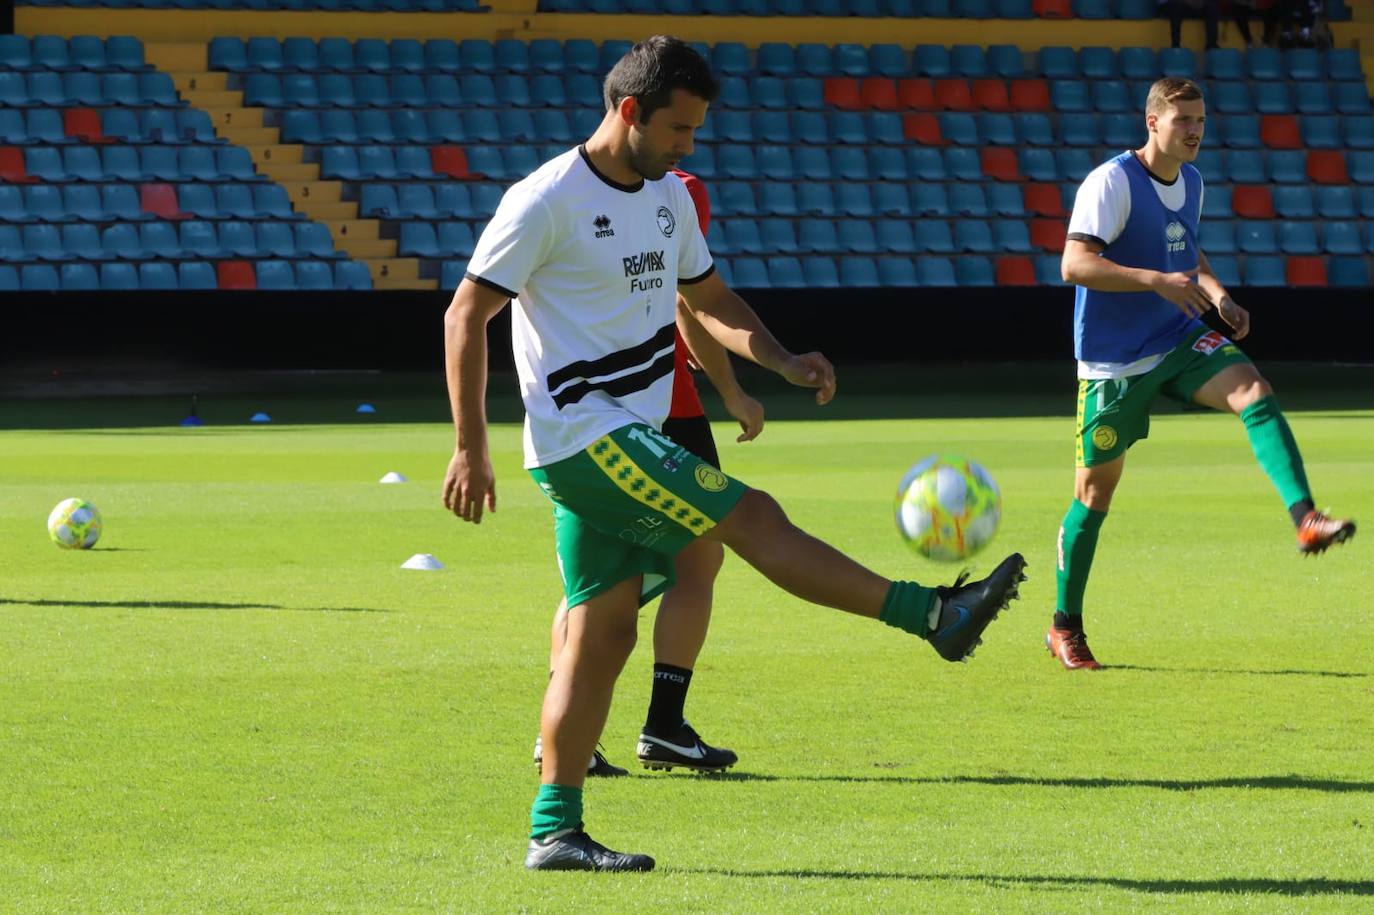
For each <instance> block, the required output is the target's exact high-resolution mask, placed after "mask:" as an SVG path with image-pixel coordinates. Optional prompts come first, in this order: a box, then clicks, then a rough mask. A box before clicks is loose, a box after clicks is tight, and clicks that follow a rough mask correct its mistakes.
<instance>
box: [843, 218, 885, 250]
mask: <svg viewBox="0 0 1374 915" xmlns="http://www.w3.org/2000/svg"><path fill="white" fill-rule="evenodd" d="M835 228H836V232H837V234H838V238H839V245H840V249H841V250H843V251H852V252H853V253H855V254H876V253H877V252H878V238H877V235H876V234H875V233H874V231H873V222H872V221H871V220H868V219H841V220H838V221H837V224H836V226H835Z"/></svg>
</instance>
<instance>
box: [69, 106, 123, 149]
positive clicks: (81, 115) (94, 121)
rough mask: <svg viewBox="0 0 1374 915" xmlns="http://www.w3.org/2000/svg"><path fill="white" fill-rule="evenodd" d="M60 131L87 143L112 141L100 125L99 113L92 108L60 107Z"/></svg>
mask: <svg viewBox="0 0 1374 915" xmlns="http://www.w3.org/2000/svg"><path fill="white" fill-rule="evenodd" d="M62 132H63V133H65V134H66V135H67V136H69V137H75V138H76V139H78V140H83V141H85V142H87V143H113V142H114V138H113V137H107V136H105V131H104V130H102V129H101V127H100V115H99V114H98V113H97V112H96V111H95V109H94V108H64V109H62Z"/></svg>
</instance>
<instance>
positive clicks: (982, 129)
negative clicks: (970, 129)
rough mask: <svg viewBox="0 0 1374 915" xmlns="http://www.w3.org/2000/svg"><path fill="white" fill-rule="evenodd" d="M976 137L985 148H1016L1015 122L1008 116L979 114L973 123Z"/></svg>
mask: <svg viewBox="0 0 1374 915" xmlns="http://www.w3.org/2000/svg"><path fill="white" fill-rule="evenodd" d="M975 124H976V129H975V132H976V133H977V135H978V137H979V138H980V139H981V141H982V143H983V144H984V145H986V146H1016V145H1017V137H1016V122H1015V120H1013V119H1012V116H1011V115H1009V114H980V115H977V120H976V122H975Z"/></svg>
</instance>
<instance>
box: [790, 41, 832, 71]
mask: <svg viewBox="0 0 1374 915" xmlns="http://www.w3.org/2000/svg"><path fill="white" fill-rule="evenodd" d="M793 66H795V67H796V72H797V73H800V74H803V75H805V76H829V75H831V74H832V73H834V72H835V65H834V61H833V59H832V58H831V52H830V46H829V45H824V44H818V43H816V42H803V43H801V44H799V45H797V50H796V54H795V55H794V63H793Z"/></svg>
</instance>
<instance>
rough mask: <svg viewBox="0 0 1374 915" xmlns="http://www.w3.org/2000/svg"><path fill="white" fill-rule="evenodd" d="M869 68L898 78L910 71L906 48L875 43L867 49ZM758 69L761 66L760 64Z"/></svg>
mask: <svg viewBox="0 0 1374 915" xmlns="http://www.w3.org/2000/svg"><path fill="white" fill-rule="evenodd" d="M868 67H869V70H870V71H871V72H872V73H874V74H876V75H878V76H887V77H892V78H894V79H895V78H900V77H903V76H906V75H907V74H908V73H910V72H911V62H910V61H909V60H908V58H907V53H906V50H905V49H903V48H902V46H901V45H898V44H888V43H881V44H875V45H872V46H870V47H869V49H868ZM760 69H762V66H761V65H760Z"/></svg>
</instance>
